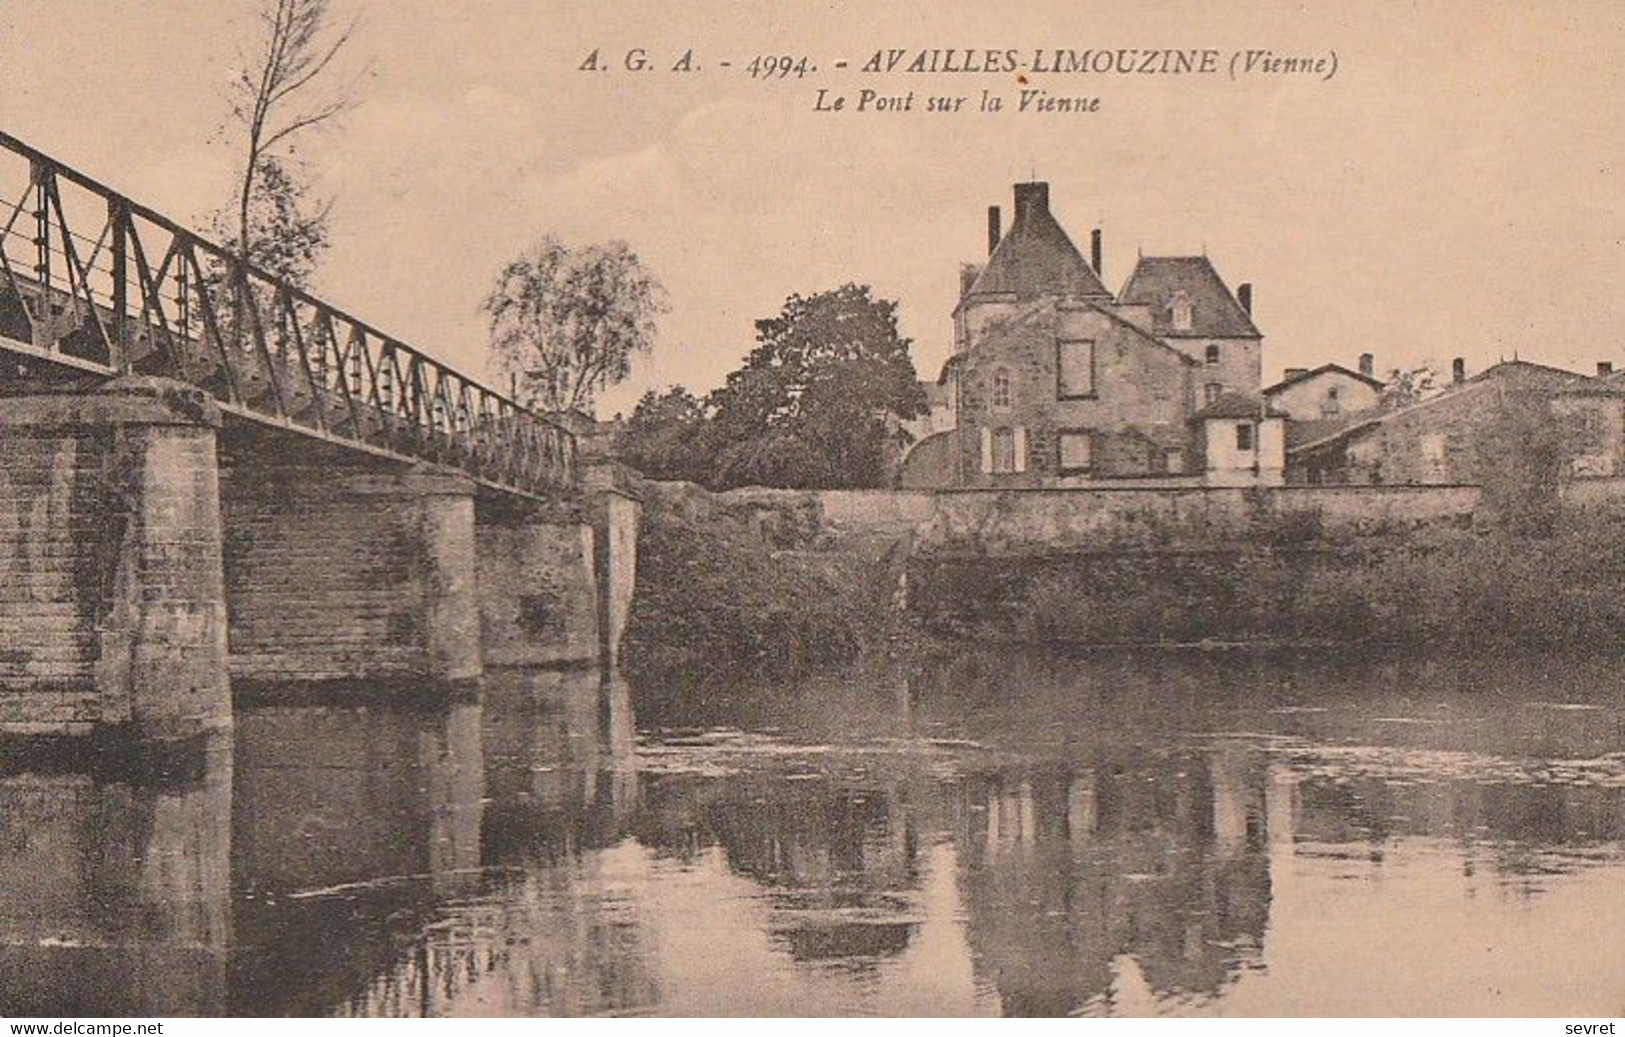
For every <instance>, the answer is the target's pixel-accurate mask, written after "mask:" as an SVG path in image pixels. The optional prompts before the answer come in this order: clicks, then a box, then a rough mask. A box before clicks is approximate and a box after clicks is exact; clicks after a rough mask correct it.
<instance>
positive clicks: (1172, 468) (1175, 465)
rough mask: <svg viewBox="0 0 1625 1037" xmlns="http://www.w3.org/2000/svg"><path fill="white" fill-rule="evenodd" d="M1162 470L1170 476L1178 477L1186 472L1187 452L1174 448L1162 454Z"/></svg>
mask: <svg viewBox="0 0 1625 1037" xmlns="http://www.w3.org/2000/svg"><path fill="white" fill-rule="evenodd" d="M1162 465H1163V467H1162V470H1163V471H1165V472H1167V473H1169V474H1170V475H1178V474H1179V473H1180V472H1183V471H1184V470H1185V451H1183V450H1181V449H1179V448H1178V447H1174V448H1172V449H1170V450H1164V451H1163V452H1162Z"/></svg>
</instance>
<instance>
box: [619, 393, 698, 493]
mask: <svg viewBox="0 0 1625 1037" xmlns="http://www.w3.org/2000/svg"><path fill="white" fill-rule="evenodd" d="M710 438H711V436H710V425H709V415H708V414H707V413H706V408H705V403H704V402H703V401H702V400H700V399H699V398H697V397H696V396H695V395H694V394H693V393H691V392H689V391H688V390H687V389H684V388H683V387H682V386H676V387H674V388H672V389H669V390H667V391H666V392H665V393H657V392H655V391H654V390H653V389H650V390H649V391H648V392H646V393H644V394H643V398H642V399H640V400H638V405H637V407H635V408H634V409H633V411H632V416H631V417H630V418H628V419H627V421H626V425H625V427H624V428H622V430H621V432H620V437H619V440H618V442H617V445H618V447H619V448H620V456H621V459H622V460H624V461H625V462H626V463H627V464H629V465H631V466H632V467H633V468H636V469H637V470H638V471H640V472H642V473H643V474H644V475H647V476H649V477H650V478H652V479H677V480H687V481H690V482H709V481H711V476H712V471H713V466H712V465H711V463H710V462H711V460H712V458H711V456H710V452H709V451H708V449H707V442H708V440H709V439H710Z"/></svg>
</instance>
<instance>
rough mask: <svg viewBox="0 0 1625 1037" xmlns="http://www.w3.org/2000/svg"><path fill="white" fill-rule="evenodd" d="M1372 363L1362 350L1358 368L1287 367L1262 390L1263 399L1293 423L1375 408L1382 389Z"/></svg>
mask: <svg viewBox="0 0 1625 1037" xmlns="http://www.w3.org/2000/svg"><path fill="white" fill-rule="evenodd" d="M1375 364H1376V360H1375V358H1374V357H1373V356H1372V355H1371V354H1370V353H1362V354H1360V359H1359V368H1360V369H1359V370H1358V371H1350V370H1349V369H1348V368H1346V367H1344V366H1343V365H1342V364H1321V365H1320V366H1319V367H1316V368H1314V369H1309V368H1303V367H1289V368H1287V369H1286V371H1284V372H1283V373H1282V378H1281V380H1280V381H1279V382H1276V383H1275V384H1274V385H1271V386H1268V387H1267V388H1265V389H1264V398H1265V399H1266V400H1269V401H1270V405H1271V406H1273V407H1274V408H1275V409H1276V410H1279V411H1281V412H1282V413H1284V414H1285V415H1286V416H1287V418H1288V419H1290V420H1291V421H1294V422H1314V421H1332V420H1339V419H1342V418H1345V417H1347V416H1349V415H1352V414H1361V413H1364V412H1366V411H1371V410H1375V409H1376V408H1377V405H1378V404H1379V403H1381V401H1382V389H1383V383H1382V382H1381V381H1379V380H1378V379H1377V377H1376V375H1375V373H1374V372H1373V368H1374V367H1375Z"/></svg>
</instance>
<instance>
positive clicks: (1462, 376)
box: [1450, 356, 1467, 385]
mask: <svg viewBox="0 0 1625 1037" xmlns="http://www.w3.org/2000/svg"><path fill="white" fill-rule="evenodd" d="M1450 380H1451V381H1452V382H1454V383H1455V384H1456V385H1460V384H1461V383H1462V382H1465V381H1466V380H1467V361H1465V360H1463V359H1462V358H1461V357H1459V356H1458V357H1456V359H1454V360H1452V361H1450Z"/></svg>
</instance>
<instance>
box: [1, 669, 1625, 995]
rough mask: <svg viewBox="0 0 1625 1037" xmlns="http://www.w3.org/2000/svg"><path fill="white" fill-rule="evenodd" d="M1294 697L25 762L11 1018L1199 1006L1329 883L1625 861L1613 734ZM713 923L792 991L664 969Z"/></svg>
mask: <svg viewBox="0 0 1625 1037" xmlns="http://www.w3.org/2000/svg"><path fill="white" fill-rule="evenodd" d="M1303 673H1304V670H1303V668H1302V667H1298V668H1295V669H1292V671H1291V674H1289V675H1285V676H1283V675H1282V674H1281V673H1279V672H1276V671H1272V670H1271V669H1270V668H1269V667H1268V666H1266V665H1264V664H1262V663H1259V662H1257V661H1256V660H1247V661H1245V662H1241V663H1238V664H1237V665H1236V666H1234V667H1226V666H1224V665H1219V664H1215V663H1214V662H1213V661H1212V660H1211V659H1202V660H1194V661H1187V662H1180V661H1178V660H1170V659H1167V658H1159V659H1158V660H1156V661H1154V662H1151V663H1145V664H1143V665H1139V666H1136V665H1134V664H1132V663H1131V662H1130V661H1126V660H1122V659H1105V660H1098V661H1077V660H1073V661H1065V660H1055V659H1034V658H1030V657H1028V658H1024V659H1017V660H1014V661H1012V660H1005V659H993V660H990V659H989V658H987V657H977V658H973V659H969V660H952V661H950V662H949V663H947V664H945V665H944V666H942V667H940V668H936V669H930V668H927V669H924V670H921V671H918V672H915V673H913V674H911V675H908V676H907V678H906V679H899V678H897V677H896V676H895V675H891V676H887V677H885V679H882V678H880V677H877V676H876V675H875V674H866V675H865V676H864V681H865V682H867V683H865V684H864V685H863V686H862V687H854V686H853V685H852V684H850V683H848V684H839V683H835V684H828V685H820V684H816V683H815V684H812V685H809V688H808V689H794V691H795V694H794V701H793V702H792V703H791V704H790V705H788V706H786V707H785V709H784V710H783V711H782V712H781V713H780V714H779V722H778V723H777V724H775V723H774V715H775V714H774V705H773V695H772V694H770V693H768V692H762V693H760V694H758V695H756V697H755V698H754V699H752V700H751V705H750V709H751V710H753V711H754V712H752V713H751V714H750V724H751V726H752V728H753V729H754V730H755V731H756V732H758V733H747V732H742V731H739V730H732V729H728V728H726V727H723V726H720V725H719V726H718V727H716V728H713V729H712V730H710V731H694V732H680V731H666V732H665V733H663V734H662V735H660V736H659V739H658V740H659V742H660V744H659V745H658V746H649V747H646V750H645V752H644V753H643V756H642V758H643V761H644V763H643V766H642V769H641V770H640V767H639V765H638V763H637V761H638V758H639V753H638V748H637V745H636V736H635V735H634V730H635V724H634V718H633V715H632V709H631V705H630V701H631V692H630V689H629V688H628V687H627V685H626V684H625V683H624V682H623V681H620V680H618V679H617V680H610V681H608V682H605V681H602V680H600V678H599V675H598V674H596V673H586V672H577V671H507V672H496V673H492V674H490V675H488V677H487V679H486V681H485V683H484V685H483V687H482V689H481V693H480V696H479V698H478V699H477V700H475V701H468V702H461V703H456V704H453V705H450V706H446V707H441V708H437V709H424V708H415V709H414V708H407V707H398V708H397V707H393V706H385V705H374V706H366V707H360V706H345V707H338V706H311V705H306V706H298V707H294V706H266V707H259V708H253V709H248V710H245V711H243V712H241V713H239V715H238V718H237V726H236V732H235V735H234V737H233V739H232V740H231V744H227V745H217V746H214V747H212V748H206V749H204V750H200V751H198V752H196V753H193V754H189V755H187V756H185V757H184V762H183V763H176V762H174V761H168V762H167V763H166V766H164V767H162V768H158V769H151V768H149V769H147V770H144V771H142V772H141V773H139V774H137V773H103V772H102V771H100V770H97V769H95V768H88V769H87V768H85V767H81V766H78V765H77V764H72V765H65V764H61V763H60V762H58V763H54V764H52V765H49V766H47V765H38V766H36V765H35V763H33V762H29V763H26V764H24V763H20V762H17V761H12V762H11V764H10V769H9V771H8V772H5V773H0V850H3V851H4V852H3V853H0V1012H3V1013H4V1014H7V1015H30V1014H32V1015H47V1016H54V1015H62V1014H70V1015H96V1014H104V1013H105V1014H114V1015H131V1016H134V1015H191V1014H241V1015H267V1014H269V1015H288V1014H294V1015H327V1014H352V1015H389V1016H400V1015H531V1014H559V1015H566V1014H568V1015H578V1014H603V1013H633V1012H644V1011H658V1010H662V1009H665V1008H669V1007H671V1006H674V1005H675V1006H694V1007H699V1008H706V1007H708V1008H710V1009H711V1010H714V1011H721V1010H733V1009H734V1008H736V1007H740V1006H747V1005H756V1004H765V1005H774V1006H783V1005H786V1004H790V1005H795V1004H801V1005H803V1006H805V1007H806V1008H807V1010H811V1009H812V1008H813V1007H816V1008H817V1009H818V1010H820V1011H829V1012H840V1011H846V1010H860V1009H861V1010H881V1009H884V1008H887V1007H892V1008H896V1007H898V1006H903V1007H907V1008H911V1009H914V1010H926V1011H929V1010H930V1009H931V1007H932V1006H933V1005H934V1004H939V1003H940V1004H950V1003H951V1004H952V1005H954V1006H956V1007H957V1008H960V1009H965V1008H969V1009H971V1010H976V1009H979V1008H981V1007H986V1006H987V1005H988V1003H989V1002H991V1004H992V1007H995V1008H997V1009H1001V1010H1002V1011H1003V1012H1005V1013H1006V1014H1012V1015H1058V1014H1067V1013H1076V1012H1083V1013H1125V1012H1137V1011H1148V1010H1152V1009H1158V1010H1160V1009H1162V1008H1166V1007H1170V1006H1173V1007H1179V1006H1187V1007H1190V1006H1194V1007H1195V1008H1196V1009H1197V1010H1200V1009H1201V1007H1202V1006H1204V1005H1210V1004H1211V1003H1212V1002H1213V1001H1214V1000H1215V999H1218V998H1222V997H1224V996H1226V995H1227V994H1228V993H1229V992H1231V991H1232V990H1234V989H1235V988H1236V987H1237V986H1238V984H1239V983H1240V982H1241V981H1242V980H1243V978H1244V977H1245V976H1247V975H1248V974H1249V973H1251V972H1255V971H1259V970H1266V971H1267V968H1268V964H1269V960H1268V954H1269V944H1270V933H1271V931H1272V928H1273V926H1274V925H1276V924H1278V923H1279V921H1280V920H1279V919H1272V916H1271V912H1272V901H1273V908H1274V910H1276V911H1279V910H1281V905H1282V904H1283V903H1287V902H1289V901H1290V902H1291V903H1294V904H1296V905H1297V906H1296V907H1295V908H1288V910H1297V911H1299V912H1300V913H1301V911H1302V910H1303V907H1302V905H1303V904H1304V903H1305V901H1304V900H1303V899H1302V898H1301V896H1300V897H1299V898H1298V899H1297V900H1295V901H1294V900H1292V898H1291V897H1290V896H1289V883H1292V882H1297V883H1299V886H1298V887H1297V888H1298V889H1299V890H1300V891H1301V890H1302V888H1303V886H1302V882H1303V881H1305V876H1313V875H1316V874H1319V872H1315V871H1313V870H1312V868H1311V867H1310V866H1313V865H1314V864H1315V863H1316V861H1318V860H1319V859H1321V858H1334V860H1333V862H1332V863H1333V868H1332V870H1334V871H1335V870H1338V869H1342V870H1341V871H1339V872H1338V873H1339V874H1349V875H1354V876H1355V877H1356V878H1358V877H1359V876H1361V875H1365V874H1367V873H1368V872H1370V871H1371V870H1372V869H1376V868H1381V867H1382V866H1383V865H1382V861H1383V859H1384V857H1385V855H1387V854H1389V853H1390V852H1391V851H1392V850H1393V848H1395V847H1397V846H1399V845H1400V844H1409V845H1412V846H1415V845H1424V844H1425V845H1427V846H1429V847H1432V848H1434V849H1433V850H1431V851H1430V852H1435V853H1439V854H1441V855H1440V856H1439V857H1438V859H1439V860H1440V861H1441V862H1443V864H1442V865H1441V866H1443V867H1445V868H1446V869H1447V870H1448V869H1452V868H1453V869H1455V870H1454V874H1458V875H1459V874H1460V873H1461V871H1462V869H1463V868H1466V869H1468V870H1469V873H1471V871H1472V870H1473V869H1479V870H1481V871H1483V872H1486V873H1490V874H1494V875H1498V876H1504V877H1507V879H1508V881H1510V882H1513V883H1516V882H1517V881H1522V880H1523V879H1525V878H1528V877H1539V876H1543V875H1550V874H1552V873H1554V872H1561V871H1562V870H1564V869H1565V868H1577V867H1584V866H1587V865H1586V864H1585V863H1584V862H1586V861H1593V862H1595V861H1596V860H1599V859H1602V858H1604V857H1607V856H1608V855H1610V854H1613V855H1615V856H1617V854H1618V848H1619V846H1621V845H1622V844H1625V787H1622V786H1621V784H1620V782H1619V781H1618V780H1617V779H1618V767H1617V755H1618V752H1619V744H1620V743H1619V737H1620V732H1619V731H1618V730H1617V727H1611V726H1610V725H1616V724H1617V707H1614V711H1613V712H1607V711H1603V712H1598V711H1597V710H1596V709H1593V708H1592V706H1590V705H1588V704H1587V703H1585V702H1579V703H1577V704H1575V703H1571V704H1565V705H1563V706H1562V708H1553V707H1551V706H1550V704H1548V703H1545V702H1543V701H1537V700H1535V699H1534V698H1533V697H1532V696H1530V695H1529V694H1527V693H1526V694H1524V695H1523V697H1522V698H1521V699H1520V698H1519V697H1518V696H1519V693H1518V692H1517V690H1516V688H1514V687H1511V686H1504V685H1497V684H1495V683H1494V681H1495V680H1496V678H1494V677H1493V676H1490V677H1485V676H1483V675H1478V676H1474V675H1471V674H1469V675H1465V676H1464V675H1462V674H1460V673H1457V672H1456V671H1454V670H1448V669H1447V670H1444V671H1441V670H1439V669H1438V668H1437V667H1436V666H1433V667H1431V668H1430V667H1428V666H1419V667H1417V668H1415V669H1414V670H1411V669H1406V668H1404V667H1398V668H1396V667H1394V666H1388V665H1386V664H1384V665H1382V666H1377V667H1374V668H1372V669H1370V670H1369V671H1368V672H1365V673H1364V676H1362V675H1361V671H1344V670H1337V669H1334V668H1328V669H1326V670H1325V671H1324V672H1322V673H1320V676H1319V677H1317V678H1316V679H1317V680H1318V681H1319V683H1318V684H1317V685H1316V687H1317V688H1318V689H1319V690H1320V693H1321V694H1322V696H1323V697H1322V698H1321V700H1320V702H1321V703H1324V705H1320V704H1315V705H1313V707H1312V708H1305V707H1303V706H1300V705H1299V704H1298V702H1299V699H1298V696H1299V692H1300V690H1301V689H1302V688H1303V684H1302V681H1303V680H1304V679H1305V678H1304V677H1303ZM1586 679H1590V678H1589V677H1588V678H1586ZM1362 682H1363V683H1362ZM1395 686H1397V687H1399V688H1400V689H1401V690H1400V691H1399V692H1393V691H1391V690H1390V689H1391V688H1392V687H1395ZM1486 686H1487V687H1488V688H1489V691H1487V692H1486V691H1483V690H1481V689H1483V688H1484V687H1486ZM1419 687H1427V688H1430V689H1435V690H1434V691H1433V692H1432V694H1434V696H1435V697H1436V698H1438V699H1440V700H1441V703H1435V704H1432V705H1427V706H1426V708H1423V705H1420V704H1418V701H1419V699H1420V696H1419V695H1418V694H1417V692H1416V691H1415V689H1416V688H1419ZM1463 688H1471V689H1474V690H1473V691H1472V692H1471V693H1469V692H1468V691H1464V690H1459V689H1463ZM1362 689H1364V690H1363V691H1362ZM1437 689H1445V690H1443V691H1440V690H1437ZM802 691H807V692H808V693H807V694H800V692H802ZM1475 694H1476V695H1478V696H1480V697H1477V698H1475V697H1473V695H1475ZM1484 696H1488V697H1484ZM831 702H835V703H838V704H839V705H840V708H839V709H832V708H829V704H830V703H831ZM1582 707H1583V708H1582ZM1598 708H1599V709H1600V708H1601V707H1598ZM1440 718H1443V720H1441V719H1440ZM1599 718H1601V722H1599ZM1424 721H1426V722H1424ZM1446 721H1447V722H1446ZM1458 721H1459V722H1458ZM774 727H779V728H781V730H780V731H779V732H777V733H762V732H765V731H768V730H770V729H771V728H774ZM657 750H658V751H657ZM673 754H675V755H673ZM1610 760H1614V761H1615V763H1613V764H1610V763H1609V761H1610ZM1531 761H1535V762H1531ZM1540 761H1544V762H1540ZM1609 767H1612V768H1613V769H1612V770H1608V768H1609ZM1588 768H1590V770H1588ZM1593 771H1595V772H1596V773H1593ZM1603 771H1606V773H1603ZM1438 847H1443V848H1444V850H1443V851H1440V850H1438V849H1437V848H1438ZM1410 859H1412V860H1413V861H1414V859H1415V855H1414V854H1411V855H1410ZM1348 861H1352V862H1354V863H1355V864H1358V868H1352V869H1351V868H1344V867H1343V865H1344V863H1345V862H1348ZM1577 862H1578V863H1577ZM1298 924H1299V926H1300V927H1301V926H1302V925H1303V923H1302V921H1301V918H1300V920H1299V921H1298ZM695 925H700V926H704V927H715V930H716V935H715V937H714V940H716V941H722V942H725V943H734V944H737V945H738V946H739V947H741V948H749V950H748V951H747V950H738V951H737V952H735V953H734V954H733V955H732V957H731V958H730V960H731V961H733V962H736V963H737V967H739V968H749V969H759V970H761V972H762V974H761V975H760V976H757V975H747V976H743V977H741V976H737V975H730V976H729V977H727V981H732V982H735V983H744V984H746V985H750V984H753V983H755V982H756V981H757V980H758V979H760V980H762V981H763V982H764V984H765V985H771V986H773V991H774V992H773V997H774V998H777V1000H773V999H769V998H764V999H761V1000H752V998H751V997H750V996H748V995H749V993H750V992H749V991H744V992H743V993H742V992H741V991H742V988H740V987H738V986H735V987H729V988H728V989H726V990H725V989H722V987H720V986H717V984H720V983H724V982H725V980H724V978H723V977H721V976H720V975H719V974H718V971H717V970H713V969H708V968H704V967H693V966H692V963H690V962H686V961H684V960H680V958H681V955H680V954H678V953H677V952H674V950H673V948H674V947H684V948H689V950H688V951H686V952H684V953H692V948H693V947H694V946H695V945H694V944H693V943H692V942H691V941H690V939H689V936H688V934H687V933H686V932H685V933H684V935H683V937H682V938H681V939H674V936H675V935H676V931H677V930H679V929H682V930H686V929H687V928H688V927H691V926H695ZM707 939H708V940H709V939H712V937H707ZM674 955H675V956H674ZM769 973H772V975H771V977H770V976H768V974H769ZM944 975H952V976H953V977H955V978H954V979H953V980H952V983H951V984H950V983H948V982H946V981H944V982H942V983H940V984H939V986H938V987H931V986H930V983H931V982H932V981H933V980H934V979H935V978H936V977H941V976H944ZM972 988H974V989H972ZM921 990H930V991H931V995H930V997H926V996H919V995H918V991H921ZM931 997H940V998H943V999H945V1000H942V1001H940V1002H938V1001H933V1000H931V999H930V998H931ZM798 998H799V999H804V1000H797V999H798ZM911 998H912V1000H911Z"/></svg>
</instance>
